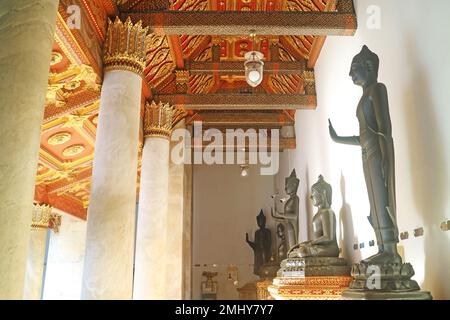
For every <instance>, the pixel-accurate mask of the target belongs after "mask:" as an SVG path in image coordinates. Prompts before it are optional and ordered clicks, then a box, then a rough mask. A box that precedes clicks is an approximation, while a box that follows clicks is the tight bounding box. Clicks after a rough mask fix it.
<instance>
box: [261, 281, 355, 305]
mask: <svg viewBox="0 0 450 320" xmlns="http://www.w3.org/2000/svg"><path fill="white" fill-rule="evenodd" d="M351 281H352V277H350V276H348V277H347V276H335V277H333V276H327V277H304V278H284V277H280V278H275V279H274V280H273V284H272V285H270V286H269V288H268V290H269V293H270V294H271V295H272V297H273V298H275V299H276V300H341V296H342V292H343V291H344V290H347V289H348V287H349V285H350V282H351Z"/></svg>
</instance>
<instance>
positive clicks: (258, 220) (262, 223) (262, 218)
mask: <svg viewBox="0 0 450 320" xmlns="http://www.w3.org/2000/svg"><path fill="white" fill-rule="evenodd" d="M256 223H257V224H258V227H259V228H260V229H264V228H265V227H266V216H265V215H264V213H263V211H262V209H261V211H260V212H259V214H258V215H257V216H256Z"/></svg>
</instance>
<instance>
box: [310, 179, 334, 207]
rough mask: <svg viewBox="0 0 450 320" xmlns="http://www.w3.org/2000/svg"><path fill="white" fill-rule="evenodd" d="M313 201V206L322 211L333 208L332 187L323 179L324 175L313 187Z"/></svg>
mask: <svg viewBox="0 0 450 320" xmlns="http://www.w3.org/2000/svg"><path fill="white" fill-rule="evenodd" d="M311 200H312V202H313V205H314V206H315V207H318V208H320V209H329V208H330V206H331V200H332V189H331V185H330V184H328V183H327V182H326V181H325V180H324V179H323V176H322V175H320V176H319V180H318V181H317V182H316V183H315V184H313V185H312V187H311Z"/></svg>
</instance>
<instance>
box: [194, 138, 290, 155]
mask: <svg viewBox="0 0 450 320" xmlns="http://www.w3.org/2000/svg"><path fill="white" fill-rule="evenodd" d="M209 144H211V142H210V141H195V140H194V139H192V143H191V148H192V149H197V150H198V149H200V148H201V149H202V150H204V149H205V148H206V147H207V146H208V145H209ZM296 146H297V143H296V139H295V137H293V138H280V139H279V140H278V149H279V151H283V150H289V149H295V148H296ZM216 147H218V148H223V150H224V151H225V150H227V149H234V151H235V152H237V151H244V150H243V148H245V151H249V150H250V149H252V150H255V151H256V150H260V146H259V145H258V144H256V145H253V144H252V145H250V144H249V143H248V141H247V142H246V144H245V146H243V145H238V144H235V143H233V144H230V145H227V144H226V143H224V144H222V145H216ZM266 147H267V151H271V149H272V147H271V139H270V138H269V139H267V146H266Z"/></svg>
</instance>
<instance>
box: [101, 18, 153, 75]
mask: <svg viewBox="0 0 450 320" xmlns="http://www.w3.org/2000/svg"><path fill="white" fill-rule="evenodd" d="M148 30H149V29H148V27H146V28H143V27H142V22H141V21H139V22H138V23H136V24H134V25H133V23H132V22H131V19H130V18H129V17H128V19H127V20H126V21H125V22H122V21H121V20H120V19H119V17H116V19H115V20H114V22H113V21H111V20H110V19H108V31H107V34H106V42H105V48H104V56H103V62H104V64H105V71H108V70H126V71H131V72H134V73H136V74H138V75H140V76H142V74H143V72H144V69H145V58H146V49H147V45H148V39H147V32H148Z"/></svg>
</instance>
